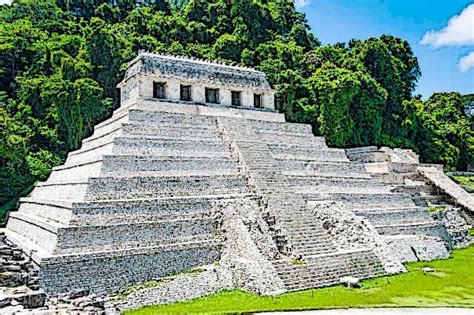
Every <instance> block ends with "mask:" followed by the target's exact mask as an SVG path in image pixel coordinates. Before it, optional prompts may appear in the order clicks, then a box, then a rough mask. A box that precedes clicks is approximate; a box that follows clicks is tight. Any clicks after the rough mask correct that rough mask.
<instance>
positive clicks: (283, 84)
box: [0, 0, 473, 217]
mask: <svg viewBox="0 0 474 315" xmlns="http://www.w3.org/2000/svg"><path fill="white" fill-rule="evenodd" d="M109 2H110V1H105V0H56V1H55V0H14V1H13V4H12V5H11V6H0V75H1V78H2V79H1V81H0V207H1V208H0V217H1V216H2V213H4V212H5V210H7V209H10V208H11V207H12V206H13V205H14V204H15V202H16V199H17V197H18V196H19V195H24V194H26V193H28V191H29V190H30V189H31V187H32V185H33V184H34V183H35V181H37V180H44V179H45V178H46V177H47V176H48V174H49V172H50V171H51V168H52V167H53V166H54V165H58V164H60V163H61V162H62V161H64V159H65V157H66V154H67V152H68V151H70V150H73V149H77V148H78V147H79V145H80V142H81V140H82V139H83V138H84V137H85V136H87V135H89V134H90V133H91V132H92V129H93V125H94V124H95V123H97V122H98V121H101V120H103V119H105V118H107V117H108V116H110V114H111V112H112V110H113V108H115V107H117V106H118V94H117V91H116V88H115V86H116V84H117V83H118V82H119V81H120V79H121V76H122V75H123V70H124V65H125V64H126V62H127V61H129V60H131V59H132V58H133V57H135V56H136V54H137V52H138V51H139V50H142V49H143V50H148V51H155V52H161V53H169V54H180V55H187V56H194V57H202V58H207V59H219V60H225V61H227V62H230V63H238V64H243V65H247V66H253V67H256V68H258V69H260V70H263V71H265V72H266V73H267V75H268V77H269V80H270V81H271V84H272V85H273V86H274V88H275V89H276V90H277V98H276V106H277V108H278V109H279V110H280V111H281V112H284V113H285V114H286V116H287V119H289V120H290V121H297V122H310V123H311V124H312V125H313V129H314V132H315V133H316V134H318V135H324V136H326V137H327V140H328V143H329V144H330V145H333V146H339V147H347V146H360V145H368V144H376V145H390V146H408V147H412V148H414V149H416V150H417V151H418V152H420V153H421V154H422V158H423V160H425V161H431V162H443V163H446V165H447V167H448V168H452V169H453V168H463V167H465V165H467V163H468V161H472V143H473V140H472V139H473V133H472V131H471V130H470V129H469V128H466V123H467V122H468V120H467V117H466V116H465V115H464V116H463V113H462V111H460V106H459V98H460V96H459V95H458V94H447V95H434V96H433V97H432V98H430V100H428V101H427V102H421V101H419V100H418V99H412V93H413V90H414V88H415V85H416V82H417V80H418V78H419V76H420V69H419V67H418V62H417V59H416V57H415V56H414V55H413V52H412V50H411V48H410V46H409V44H408V43H407V42H406V41H404V40H401V39H398V38H395V37H392V36H382V37H380V38H370V39H367V40H352V41H350V42H349V43H347V44H337V45H332V46H321V44H320V43H319V41H318V40H317V38H316V37H315V36H314V35H313V34H312V33H311V32H310V31H309V27H308V25H307V23H306V20H305V17H304V15H303V14H301V13H298V12H296V10H295V8H294V4H293V1H291V0H213V1H202V0H174V1H170V2H168V1H167V0H149V1H142V5H139V6H137V5H136V1H134V0H116V1H114V2H115V3H116V5H110V4H109ZM170 3H171V5H170ZM446 108H448V109H446ZM446 119H449V120H446ZM446 128H447V129H446ZM2 209H3V210H2Z"/></svg>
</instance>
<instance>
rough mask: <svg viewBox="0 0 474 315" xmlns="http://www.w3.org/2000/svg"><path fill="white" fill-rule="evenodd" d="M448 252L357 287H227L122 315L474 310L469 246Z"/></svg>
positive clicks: (472, 250) (473, 272)
mask: <svg viewBox="0 0 474 315" xmlns="http://www.w3.org/2000/svg"><path fill="white" fill-rule="evenodd" d="M452 256H453V257H452V258H450V259H446V260H437V261H430V262H416V263H409V264H407V269H408V272H407V273H404V274H400V275H395V276H391V277H382V278H375V279H369V280H364V281H362V286H361V288H360V289H347V288H345V287H343V286H342V285H340V286H333V287H329V288H322V289H321V288H319V289H314V290H305V291H299V292H291V293H287V294H282V295H278V296H275V297H274V296H260V295H256V294H251V293H246V292H242V291H227V292H221V293H217V294H214V295H212V296H209V297H204V298H199V299H195V300H192V301H186V302H179V303H174V304H170V305H158V306H149V307H145V308H141V309H138V310H132V311H128V312H125V314H130V315H131V314H134V315H135V314H136V315H139V314H198V313H206V314H229V313H236V314H240V313H259V312H278V311H296V310H310V309H328V308H366V307H465V308H473V307H474V285H473V283H474V269H473V268H472V259H473V258H474V246H471V247H469V248H466V249H459V250H455V251H454V252H453V255H452ZM423 267H431V268H433V269H434V270H435V272H432V273H424V272H423V271H422V268H423ZM380 313H381V314H383V312H380ZM415 313H416V312H415Z"/></svg>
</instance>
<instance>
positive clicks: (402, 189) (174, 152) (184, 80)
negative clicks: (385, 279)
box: [3, 53, 473, 309]
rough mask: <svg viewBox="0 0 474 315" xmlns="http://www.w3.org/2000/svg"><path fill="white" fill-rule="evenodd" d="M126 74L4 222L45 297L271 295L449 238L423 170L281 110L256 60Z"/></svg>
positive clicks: (393, 260) (400, 258) (414, 254)
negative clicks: (342, 142)
mask: <svg viewBox="0 0 474 315" xmlns="http://www.w3.org/2000/svg"><path fill="white" fill-rule="evenodd" d="M118 87H119V88H120V89H121V106H120V108H118V109H117V110H115V112H114V113H113V115H112V117H110V118H109V119H107V120H105V121H104V122H102V123H100V124H98V125H97V126H96V127H95V130H94V133H93V134H92V136H90V137H89V138H87V139H84V141H83V142H82V147H81V148H80V149H79V150H77V151H73V152H70V153H69V155H68V158H67V160H66V162H65V163H64V165H62V166H59V167H55V168H54V169H53V172H52V173H51V175H50V177H49V178H48V180H47V181H46V182H42V183H39V184H38V185H36V188H35V189H34V190H33V191H32V193H31V194H30V195H29V196H28V197H26V198H21V200H20V206H19V209H18V210H17V211H13V212H11V213H10V215H9V219H8V224H7V227H6V229H4V230H3V233H5V235H6V236H7V237H8V239H9V241H10V242H13V243H14V244H16V246H18V247H20V248H21V249H22V250H23V252H24V253H26V254H27V255H28V256H29V257H30V258H31V260H32V261H34V262H35V263H36V264H37V265H38V266H39V271H38V280H39V283H40V285H41V287H42V288H43V290H45V291H46V292H47V293H48V295H50V296H54V295H57V294H61V293H65V292H73V291H76V292H77V291H78V290H87V291H88V292H93V293H95V294H110V293H113V292H117V291H119V290H120V289H122V288H124V287H126V286H129V285H133V284H134V283H146V282H149V281H160V280H162V279H167V280H166V281H162V282H161V284H159V285H157V286H156V287H155V288H152V289H147V290H145V291H144V292H143V293H141V294H137V293H136V292H133V293H132V294H131V295H129V298H128V300H126V301H119V302H116V305H121V306H120V307H119V309H126V308H132V307H137V306H140V305H144V304H152V303H166V302H173V301H176V300H183V299H189V298H194V297H198V296H202V295H205V294H211V293H213V292H216V291H219V290H222V289H232V288H241V289H244V290H248V291H251V292H256V293H259V294H277V293H282V292H287V291H296V290H303V289H308V288H317V287H323V286H329V285H334V284H338V283H340V282H341V279H345V278H348V277H352V278H358V279H365V278H372V277H380V276H385V275H390V274H395V273H400V272H404V271H405V267H404V266H403V264H402V263H403V262H406V261H415V260H431V259H438V258H447V257H448V256H449V251H450V250H451V249H452V248H453V241H452V234H450V233H449V231H448V230H447V229H446V226H445V225H444V224H443V222H442V221H441V220H435V219H433V217H432V216H431V215H430V213H429V211H428V207H429V205H428V203H427V202H426V200H425V199H426V198H425V196H424V195H423V192H424V186H422V184H421V180H418V181H415V180H414V179H412V180H411V181H409V180H406V179H405V178H401V177H400V176H398V175H400V174H402V175H403V174H404V173H403V172H398V173H396V174H395V173H394V172H392V173H391V172H390V171H389V170H388V168H386V169H384V170H386V172H385V173H384V172H381V171H379V172H374V171H373V170H374V169H376V168H377V167H379V168H383V166H382V165H380V163H379V164H378V165H377V167H376V165H375V164H372V165H370V164H371V163H370V159H365V160H364V159H363V158H361V156H364V154H366V155H370V154H368V153H367V152H364V150H359V151H357V150H352V151H348V152H347V154H346V151H345V150H344V149H335V148H329V147H328V146H327V145H326V143H325V139H324V138H322V137H315V136H314V135H313V133H312V129H311V126H310V125H306V124H296V123H287V122H285V119H284V116H283V115H282V114H279V113H278V112H276V111H275V110H274V105H273V99H274V91H273V90H272V89H271V87H270V85H269V83H268V81H267V79H266V77H265V75H264V74H263V73H262V72H259V71H256V70H254V69H249V68H242V67H236V66H229V65H224V64H220V63H212V62H208V61H203V60H197V59H187V58H183V57H171V56H163V55H157V54H152V53H141V54H140V55H139V56H138V57H137V58H136V59H134V60H133V61H132V62H130V64H129V66H128V70H127V71H126V74H125V78H124V80H123V81H122V82H121V83H120V84H119V85H118ZM369 151H370V150H369ZM375 151H378V149H377V148H375ZM378 153H380V152H376V153H374V154H375V155H377V154H378ZM379 155H380V156H382V155H383V154H382V153H381V154H379ZM349 157H350V158H351V159H349ZM403 158H405V159H413V158H414V157H413V156H411V155H410V154H405V155H403ZM383 159H384V162H387V160H388V158H386V157H383ZM374 163H375V162H374ZM410 163H412V164H416V160H411V162H410ZM414 183H415V184H416V183H418V184H420V185H415V184H414ZM464 208H465V210H466V209H467V211H472V210H473V209H472V208H471V209H468V207H464ZM190 270H191V271H192V270H195V271H196V270H198V271H199V272H190Z"/></svg>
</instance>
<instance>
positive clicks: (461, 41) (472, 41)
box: [420, 4, 474, 47]
mask: <svg viewBox="0 0 474 315" xmlns="http://www.w3.org/2000/svg"><path fill="white" fill-rule="evenodd" d="M420 44H422V45H430V46H432V47H441V46H462V45H474V4H470V5H468V6H467V7H466V8H464V10H463V11H462V12H461V14H460V15H455V16H453V17H451V18H450V19H449V21H448V25H446V26H445V27H444V28H443V29H441V30H439V31H434V30H432V31H429V32H426V34H425V35H424V36H423V39H422V40H421V42H420Z"/></svg>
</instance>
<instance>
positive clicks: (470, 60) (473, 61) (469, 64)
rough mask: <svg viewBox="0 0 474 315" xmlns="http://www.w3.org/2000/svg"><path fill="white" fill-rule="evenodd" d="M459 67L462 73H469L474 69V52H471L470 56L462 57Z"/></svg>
mask: <svg viewBox="0 0 474 315" xmlns="http://www.w3.org/2000/svg"><path fill="white" fill-rule="evenodd" d="M458 66H459V70H461V72H467V71H468V70H469V69H471V68H474V51H471V52H470V53H469V54H468V55H466V56H464V57H462V58H461V59H460V60H459V64H458Z"/></svg>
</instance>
